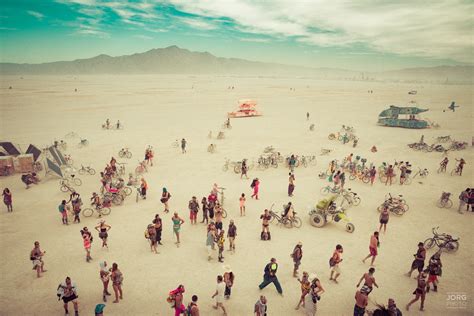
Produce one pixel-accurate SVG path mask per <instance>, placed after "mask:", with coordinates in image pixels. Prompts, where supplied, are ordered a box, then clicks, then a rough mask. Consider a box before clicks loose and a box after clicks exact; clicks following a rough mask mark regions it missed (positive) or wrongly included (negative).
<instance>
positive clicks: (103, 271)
mask: <svg viewBox="0 0 474 316" xmlns="http://www.w3.org/2000/svg"><path fill="white" fill-rule="evenodd" d="M99 266H100V272H99V276H100V280H101V281H102V285H104V290H103V291H102V300H103V301H104V302H107V296H108V295H111V294H110V293H109V270H108V269H107V262H105V261H102V262H101V263H99Z"/></svg>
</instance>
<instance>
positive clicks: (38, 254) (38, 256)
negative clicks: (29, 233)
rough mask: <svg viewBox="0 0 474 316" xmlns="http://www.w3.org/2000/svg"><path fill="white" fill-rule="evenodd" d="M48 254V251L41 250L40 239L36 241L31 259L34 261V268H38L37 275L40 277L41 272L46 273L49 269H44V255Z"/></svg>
mask: <svg viewBox="0 0 474 316" xmlns="http://www.w3.org/2000/svg"><path fill="white" fill-rule="evenodd" d="M45 254H46V251H41V248H40V243H39V241H35V244H34V248H33V250H31V252H30V260H31V262H32V263H33V270H36V277H38V278H40V277H41V273H44V272H46V271H48V270H45V269H44V262H43V256H44V255H45Z"/></svg>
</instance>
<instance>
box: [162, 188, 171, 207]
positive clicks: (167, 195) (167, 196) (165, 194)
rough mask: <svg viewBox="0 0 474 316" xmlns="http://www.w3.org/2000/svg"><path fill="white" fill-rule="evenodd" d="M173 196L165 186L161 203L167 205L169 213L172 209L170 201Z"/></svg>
mask: <svg viewBox="0 0 474 316" xmlns="http://www.w3.org/2000/svg"><path fill="white" fill-rule="evenodd" d="M170 197H171V194H170V193H169V192H168V190H167V189H166V188H163V193H162V194H161V200H160V201H161V203H163V204H164V205H165V210H164V212H165V213H168V212H169V211H170V209H169V206H168V201H169V199H170Z"/></svg>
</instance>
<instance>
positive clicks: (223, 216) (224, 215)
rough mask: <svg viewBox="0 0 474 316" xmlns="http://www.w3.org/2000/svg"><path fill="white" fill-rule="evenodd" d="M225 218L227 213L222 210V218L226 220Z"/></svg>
mask: <svg viewBox="0 0 474 316" xmlns="http://www.w3.org/2000/svg"><path fill="white" fill-rule="evenodd" d="M226 217H227V211H226V210H225V209H224V208H222V218H226Z"/></svg>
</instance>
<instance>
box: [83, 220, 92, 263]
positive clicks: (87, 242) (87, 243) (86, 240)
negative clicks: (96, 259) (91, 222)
mask: <svg viewBox="0 0 474 316" xmlns="http://www.w3.org/2000/svg"><path fill="white" fill-rule="evenodd" d="M81 235H82V241H83V244H84V249H85V250H86V261H87V262H90V261H91V260H92V257H91V243H92V234H91V233H90V232H89V230H88V229H87V227H84V229H83V230H81Z"/></svg>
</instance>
